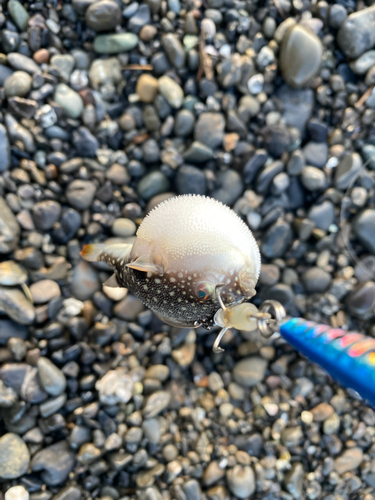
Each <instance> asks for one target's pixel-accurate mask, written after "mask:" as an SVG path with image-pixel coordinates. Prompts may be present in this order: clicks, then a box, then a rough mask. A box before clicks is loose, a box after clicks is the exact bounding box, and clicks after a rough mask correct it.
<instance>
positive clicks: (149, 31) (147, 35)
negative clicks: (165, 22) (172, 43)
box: [139, 24, 158, 42]
mask: <svg viewBox="0 0 375 500" xmlns="http://www.w3.org/2000/svg"><path fill="white" fill-rule="evenodd" d="M157 32H158V29H157V28H156V26H151V25H150V24H145V26H143V28H142V29H141V31H140V32H139V38H140V39H141V40H142V42H149V41H150V40H152V39H153V38H155V36H156V34H157Z"/></svg>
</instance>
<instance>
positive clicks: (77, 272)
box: [72, 260, 101, 300]
mask: <svg viewBox="0 0 375 500" xmlns="http://www.w3.org/2000/svg"><path fill="white" fill-rule="evenodd" d="M100 288H101V283H100V281H99V278H98V274H97V272H96V271H95V269H94V268H93V267H92V266H90V264H89V263H88V262H85V261H84V260H80V261H79V263H78V264H77V266H76V267H75V268H74V272H73V281H72V295H73V296H74V297H76V298H77V299H79V300H88V299H90V298H91V297H92V296H93V295H94V293H95V292H96V291H98V290H100Z"/></svg>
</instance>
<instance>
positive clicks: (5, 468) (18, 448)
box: [0, 432, 30, 479]
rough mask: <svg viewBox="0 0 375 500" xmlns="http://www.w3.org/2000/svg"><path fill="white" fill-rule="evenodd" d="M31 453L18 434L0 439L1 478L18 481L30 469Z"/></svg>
mask: <svg viewBox="0 0 375 500" xmlns="http://www.w3.org/2000/svg"><path fill="white" fill-rule="evenodd" d="M29 462H30V453H29V450H28V448H27V446H26V444H25V443H24V442H23V441H22V439H21V438H20V437H19V436H17V434H12V433H10V432H9V433H7V434H4V435H3V436H2V437H1V438H0V477H1V479H16V478H18V477H20V476H23V475H24V474H25V473H26V471H27V469H28V468H29Z"/></svg>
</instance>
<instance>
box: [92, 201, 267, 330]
mask: <svg viewBox="0 0 375 500" xmlns="http://www.w3.org/2000/svg"><path fill="white" fill-rule="evenodd" d="M82 256H83V258H85V259H86V260H89V261H104V262H106V263H107V264H108V265H110V266H111V267H112V268H113V269H114V271H115V274H114V277H112V278H110V280H109V282H107V283H106V284H108V285H109V286H120V287H125V288H128V289H129V290H130V291H131V292H132V293H133V294H134V295H136V296H137V297H138V298H139V299H140V300H141V301H142V302H143V303H144V304H145V305H146V306H147V307H149V308H150V309H152V310H153V311H154V312H155V314H156V315H157V316H159V317H160V318H161V319H162V320H163V321H165V322H166V323H168V324H171V325H174V326H179V327H187V326H190V327H191V326H198V325H200V324H202V325H203V326H205V327H208V328H209V327H210V326H212V324H213V317H214V315H215V313H216V312H217V310H218V309H219V308H220V302H219V293H220V297H221V299H222V301H223V302H224V304H225V305H226V306H231V305H234V304H238V303H241V302H243V301H245V300H248V299H249V298H251V297H252V296H253V295H254V294H255V286H256V283H257V280H258V277H259V272H260V253H259V249H258V245H257V243H256V241H255V238H254V236H253V235H252V233H251V231H250V230H249V228H248V227H247V225H246V224H245V223H244V222H243V221H242V219H241V218H240V217H239V216H238V215H237V214H236V213H235V212H234V211H233V210H231V209H230V208H229V207H227V206H225V205H223V204H222V203H220V202H218V201H216V200H214V199H212V198H207V197H204V196H198V195H184V196H177V197H175V198H171V199H169V200H167V201H165V202H163V203H161V204H160V205H158V206H157V207H156V208H154V209H153V210H152V211H151V212H150V213H149V214H148V215H147V216H146V217H145V219H144V220H143V222H142V224H141V226H140V227H139V229H138V231H137V237H136V240H135V242H134V244H133V245H127V244H115V245H105V244H104V245H103V244H93V245H86V246H85V247H84V248H83V250H82Z"/></svg>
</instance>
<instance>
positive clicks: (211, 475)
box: [203, 460, 225, 486]
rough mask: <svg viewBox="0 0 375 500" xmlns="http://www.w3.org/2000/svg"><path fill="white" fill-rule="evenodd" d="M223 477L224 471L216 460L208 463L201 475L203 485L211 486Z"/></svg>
mask: <svg viewBox="0 0 375 500" xmlns="http://www.w3.org/2000/svg"><path fill="white" fill-rule="evenodd" d="M224 476H225V469H223V468H222V467H220V465H219V463H218V462H217V461H216V460H213V461H211V462H209V464H208V465H207V467H206V469H205V471H204V473H203V484H204V485H205V486H212V485H213V484H215V483H217V482H218V481H220V479H222V478H223V477H224Z"/></svg>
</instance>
